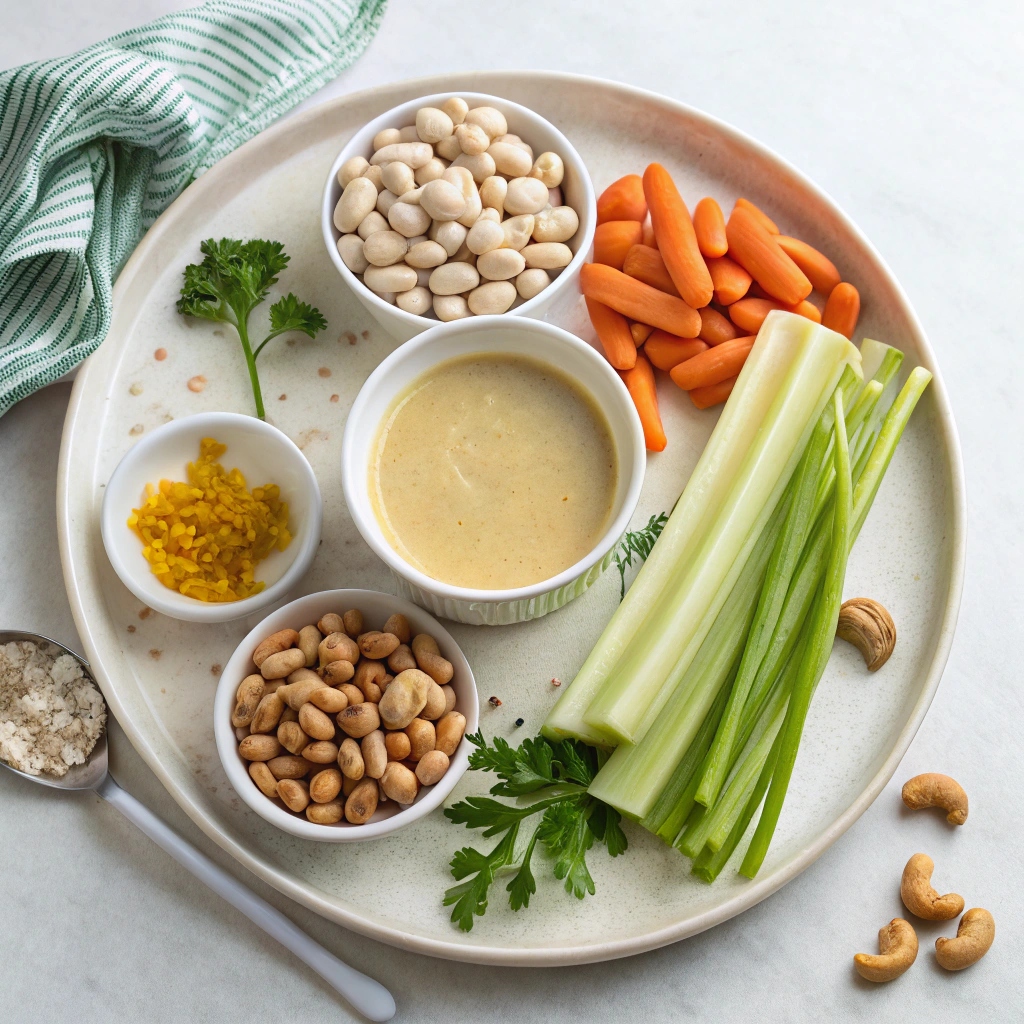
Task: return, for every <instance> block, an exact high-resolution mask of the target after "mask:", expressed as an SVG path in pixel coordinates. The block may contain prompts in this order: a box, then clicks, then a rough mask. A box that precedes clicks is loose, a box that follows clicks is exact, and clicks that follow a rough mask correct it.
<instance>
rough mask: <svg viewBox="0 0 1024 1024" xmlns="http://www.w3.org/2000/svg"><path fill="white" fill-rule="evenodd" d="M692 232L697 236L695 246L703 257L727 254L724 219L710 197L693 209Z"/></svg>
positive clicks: (727, 243)
mask: <svg viewBox="0 0 1024 1024" xmlns="http://www.w3.org/2000/svg"><path fill="white" fill-rule="evenodd" d="M693 231H694V234H695V235H696V236H697V246H698V248H699V249H700V251H701V252H702V253H703V254H704V255H705V256H711V257H715V256H724V255H725V254H726V252H728V250H729V242H728V241H727V240H726V237H725V217H723V216H722V208H721V207H720V206H719V205H718V203H716V202H715V201H714V199H712V198H711V197H710V196H707V197H705V198H704V199H702V200H701V201H700V202H699V203H698V204H697V205H696V207H695V208H694V211H693Z"/></svg>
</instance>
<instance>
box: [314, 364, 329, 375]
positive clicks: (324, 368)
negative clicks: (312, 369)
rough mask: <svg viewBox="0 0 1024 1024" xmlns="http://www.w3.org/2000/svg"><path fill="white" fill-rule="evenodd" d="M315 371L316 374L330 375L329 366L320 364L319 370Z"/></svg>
mask: <svg viewBox="0 0 1024 1024" xmlns="http://www.w3.org/2000/svg"><path fill="white" fill-rule="evenodd" d="M316 372H317V373H318V374H319V375H320V376H321V377H330V375H331V369H330V367H329V366H321V367H320V369H319V370H317V371H316Z"/></svg>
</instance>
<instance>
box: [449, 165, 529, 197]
mask: <svg viewBox="0 0 1024 1024" xmlns="http://www.w3.org/2000/svg"><path fill="white" fill-rule="evenodd" d="M452 167H465V168H466V169H467V170H468V171H469V173H470V174H472V175H473V180H474V181H475V182H476V183H477V184H478V185H479V184H480V182H481V181H483V180H484V178H489V177H491V175H492V174H494V172H495V169H496V168H495V166H494V157H492V156H490V155H489V154H487V153H478V154H477V155H476V156H470V155H469V154H468V153H463V154H462V155H461V156H457V157H456V158H455V159H454V160H453V161H452ZM449 170H451V168H449ZM545 202H547V200H545Z"/></svg>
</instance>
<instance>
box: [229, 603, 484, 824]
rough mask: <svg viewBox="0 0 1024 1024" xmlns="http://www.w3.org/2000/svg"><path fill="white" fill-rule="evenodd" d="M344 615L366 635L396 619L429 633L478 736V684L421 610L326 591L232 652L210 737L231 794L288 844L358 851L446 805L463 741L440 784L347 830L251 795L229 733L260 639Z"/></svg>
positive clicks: (464, 751) (461, 764)
mask: <svg viewBox="0 0 1024 1024" xmlns="http://www.w3.org/2000/svg"><path fill="white" fill-rule="evenodd" d="M349 608H358V609H359V610H360V611H361V612H362V613H363V616H364V618H365V621H366V624H367V627H368V628H371V629H373V628H377V629H379V628H380V627H381V626H383V625H384V623H385V622H386V621H387V619H388V618H389V617H390V616H391V615H394V614H396V613H398V612H401V614H403V615H404V616H405V617H406V618H407V619H408V620H409V624H410V625H411V626H412V631H413V633H414V634H416V633H429V634H430V635H431V636H432V637H433V638H434V639H435V640H436V641H437V644H438V647H440V649H441V653H442V654H443V655H444V656H445V657H446V658H447V659H448V660H449V661H450V662H451V663H452V666H453V667H454V669H455V674H454V675H453V676H452V681H451V686H452V688H453V689H454V690H455V710H456V711H460V712H461V713H462V714H463V715H465V716H466V732H467V733H471V732H476V730H477V728H478V726H479V721H480V702H479V699H478V697H477V692H476V681H475V680H474V679H473V671H472V669H471V668H470V667H469V662H468V661H466V656H465V655H464V654H463V653H462V651H461V650H460V649H459V645H458V644H457V643H456V642H455V640H454V639H453V638H452V635H451V634H450V633H449V632H448V630H446V629H445V628H444V627H443V626H442V625H441V623H440V622H438V621H437V619H435V618H434V617H433V616H432V615H428V614H427V613H426V612H425V611H424V610H423V609H422V608H417V607H416V606H415V605H414V604H410V603H409V602H408V601H405V600H403V599H402V598H400V597H392V596H391V595H390V594H379V593H377V592H376V591H374V590H324V591H321V592H320V593H319V594H309V595H307V596H306V597H300V598H298V599H297V600H295V601H292V602H291V603H289V604H286V605H285V606H284V607H283V608H278V609H277V611H275V612H273V613H271V614H270V615H268V616H267V618H265V619H264V620H263V621H262V622H261V623H260V624H259V625H258V626H257V627H256V628H255V629H253V630H251V631H250V633H249V634H248V636H246V638H245V639H244V640H243V641H242V642H241V643H240V644H239V645H238V647H237V648H236V649H235V653H234V654H232V655H231V658H230V659H229V660H228V663H227V664H226V665H225V666H224V673H223V675H221V677H220V682H219V683H218V684H217V695H216V697H215V698H214V702H213V731H214V736H215V738H216V740H217V753H218V754H219V755H220V760H221V764H223V765H224V771H225V772H227V776H228V780H229V781H230V783H231V785H232V786H233V787H234V789H235V792H236V793H238V795H239V796H240V797H241V798H242V799H243V800H244V801H245V802H246V804H248V805H249V807H251V808H252V809H253V810H254V811H255V812H256V813H257V814H259V815H260V816H261V817H263V818H266V819H267V821H269V822H270V823H271V824H273V825H276V826H277V827H278V828H280V829H282V830H283V831H285V832H289V833H290V834H291V835H293V836H299V837H300V838H302V839H318V840H320V841H321V842H325V843H359V842H363V841H364V840H366V839H378V838H380V837H381V836H386V835H390V834H391V833H392V832H397V831H398V830H399V829H400V828H404V827H405V826H406V825H409V824H411V823H412V822H414V821H418V820H419V819H420V818H422V817H423V816H424V815H426V814H429V813H430V812H431V811H433V810H435V809H436V808H438V807H440V806H441V804H443V803H444V801H445V798H446V797H447V796H448V794H449V793H451V791H452V790H453V789H454V788H455V784H456V783H457V782H458V781H459V779H460V778H462V774H463V772H465V770H466V768H467V767H468V766H469V741H468V740H467V739H466V738H465V737H463V739H462V742H461V743H460V744H459V746H458V747H457V748H456V750H455V753H454V754H453V755H452V756H451V760H450V762H449V765H448V771H446V772H445V773H444V776H443V777H442V778H441V781H440V782H437V783H435V784H434V785H433V786H423V787H421V789H420V791H419V793H418V794H417V796H416V800H415V801H414V802H413V803H411V804H409V805H408V806H407V807H404V808H400V807H399V805H398V804H396V803H395V802H394V801H393V800H389V801H388V802H387V803H384V804H381V805H380V806H379V807H378V808H377V810H376V812H375V813H374V815H373V817H372V818H371V819H370V820H369V821H368V822H367V823H366V824H365V825H352V824H350V823H349V822H347V821H344V820H342V821H340V822H338V824H336V825H317V824H315V823H314V822H312V821H309V820H308V819H306V818H305V817H299V816H298V815H295V814H292V813H291V812H290V811H288V810H285V808H284V807H283V806H281V805H280V804H278V802H277V801H276V800H269V799H267V797H265V796H264V795H263V793H261V792H260V790H259V789H257V788H256V784H255V783H254V782H253V781H252V779H251V778H250V777H249V769H248V762H247V761H245V760H244V759H243V758H242V757H241V756H240V755H239V753H238V740H237V739H236V737H235V730H234V729H233V728H232V726H231V712H232V711H233V710H234V707H235V691H236V690H237V689H238V684H239V683H240V682H241V681H242V680H243V679H244V678H245V677H246V676H247V675H249V674H250V673H251V672H255V671H256V666H255V665H254V664H253V661H252V652H253V651H254V650H255V649H256V645H257V644H258V643H259V642H260V641H261V640H263V638H264V637H267V636H269V635H270V634H271V633H275V632H277V630H279V629H288V628H289V627H290V628H292V629H295V630H299V629H301V628H302V627H303V626H307V625H309V624H310V623H311V622H312V623H315V622H318V621H319V620H320V618H321V617H322V616H323V615H326V614H327V613H328V612H337V613H338V614H339V615H341V614H342V613H343V612H345V611H347V610H348V609H349ZM324 767H325V768H327V767H329V765H324Z"/></svg>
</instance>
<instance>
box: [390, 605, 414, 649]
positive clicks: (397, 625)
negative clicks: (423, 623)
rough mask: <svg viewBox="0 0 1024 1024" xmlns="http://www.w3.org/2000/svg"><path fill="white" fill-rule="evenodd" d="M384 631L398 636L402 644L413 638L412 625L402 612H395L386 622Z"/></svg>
mask: <svg viewBox="0 0 1024 1024" xmlns="http://www.w3.org/2000/svg"><path fill="white" fill-rule="evenodd" d="M384 632H385V633H391V634H392V635H393V636H397V637H398V642H399V643H400V644H407V643H408V642H409V641H410V640H411V639H412V627H411V626H410V625H409V620H408V619H407V618H406V617H405V616H404V615H403V614H402V613H401V612H395V614H394V615H392V616H390V618H389V619H388V621H387V622H385V623H384Z"/></svg>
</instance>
